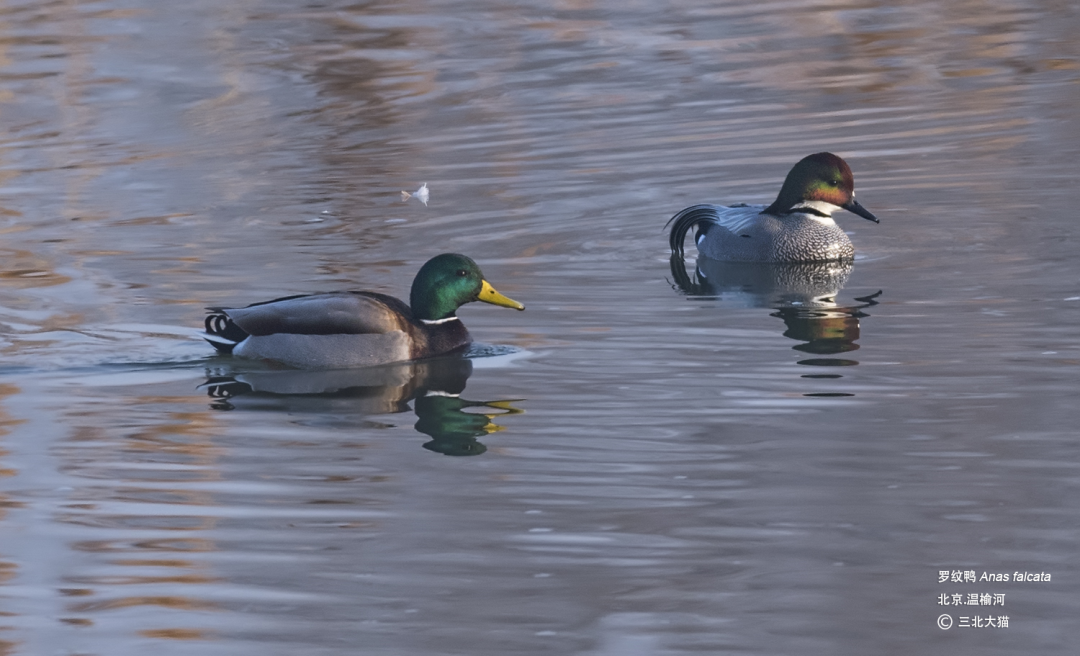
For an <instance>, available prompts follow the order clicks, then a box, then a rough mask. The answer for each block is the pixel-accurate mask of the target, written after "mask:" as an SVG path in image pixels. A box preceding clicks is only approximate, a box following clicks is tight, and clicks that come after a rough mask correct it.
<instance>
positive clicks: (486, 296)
mask: <svg viewBox="0 0 1080 656" xmlns="http://www.w3.org/2000/svg"><path fill="white" fill-rule="evenodd" d="M476 300H478V301H483V302H485V303H491V304H492V305H501V306H503V307H508V308H514V309H515V310H524V309H525V306H524V305H522V304H521V303H518V302H517V301H515V300H514V299H512V298H510V297H508V296H503V295H502V294H500V293H499V292H497V291H495V288H494V287H492V286H491V283H489V282H488V281H486V280H485V281H484V283H483V286H482V287H481V288H480V297H479V298H477V299H476Z"/></svg>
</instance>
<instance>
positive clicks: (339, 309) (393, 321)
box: [210, 292, 412, 336]
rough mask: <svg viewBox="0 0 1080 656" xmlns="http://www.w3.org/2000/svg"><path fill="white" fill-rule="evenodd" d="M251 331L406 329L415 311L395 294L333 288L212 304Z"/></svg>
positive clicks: (336, 332)
mask: <svg viewBox="0 0 1080 656" xmlns="http://www.w3.org/2000/svg"><path fill="white" fill-rule="evenodd" d="M210 311H211V312H214V313H216V314H224V315H225V316H227V317H228V318H229V319H230V320H231V322H232V323H234V324H235V325H236V326H237V327H239V328H240V329H241V330H243V331H244V332H245V333H247V334H248V335H255V336H263V335H275V334H282V333H287V334H293V335H362V334H379V333H388V332H393V331H396V330H399V331H406V330H407V327H408V326H409V324H410V323H411V320H412V311H411V310H410V309H409V306H407V305H405V304H404V303H402V302H401V301H399V300H398V299H396V298H394V297H393V296H387V295H385V294H376V293H374V292H333V293H329V294H311V295H306V296H288V297H285V298H279V299H276V300H273V301H267V302H264V303H256V304H254V305H249V306H248V307H245V308H210Z"/></svg>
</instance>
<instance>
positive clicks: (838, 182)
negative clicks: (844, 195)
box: [829, 180, 840, 187]
mask: <svg viewBox="0 0 1080 656" xmlns="http://www.w3.org/2000/svg"><path fill="white" fill-rule="evenodd" d="M829 184H831V185H832V186H834V187H839V186H840V181H839V180H830V181H829Z"/></svg>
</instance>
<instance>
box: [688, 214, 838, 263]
mask: <svg viewBox="0 0 1080 656" xmlns="http://www.w3.org/2000/svg"><path fill="white" fill-rule="evenodd" d="M714 207H715V206H714ZM717 209H719V210H728V211H727V212H718V213H717V218H718V219H719V220H717V221H715V222H714V223H713V224H712V225H709V224H707V223H706V222H704V221H703V222H702V223H701V230H700V232H699V233H698V236H697V246H698V251H699V252H700V253H701V254H702V255H704V256H706V257H709V258H712V259H714V260H724V261H729V262H821V261H831V260H844V259H851V258H852V257H854V255H855V248H854V247H853V246H852V244H851V240H850V239H848V236H847V235H846V234H844V231H843V230H841V229H840V226H838V225H836V223H835V222H834V221H833V220H832V219H831V218H828V217H817V216H814V215H810V214H803V213H799V212H793V213H791V214H786V215H784V216H774V215H772V214H767V213H765V212H762V211H761V208H760V207H757V206H751V207H732V208H727V207H718V208H717ZM732 210H741V211H740V212H734V211H732Z"/></svg>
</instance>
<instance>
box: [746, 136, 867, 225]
mask: <svg viewBox="0 0 1080 656" xmlns="http://www.w3.org/2000/svg"><path fill="white" fill-rule="evenodd" d="M829 205H833V206H835V207H841V208H843V209H845V210H847V211H849V212H852V213H854V214H858V215H859V216H861V217H863V218H864V219H868V220H870V221H873V222H874V223H878V219H877V217H876V216H874V215H873V214H871V213H870V212H869V211H868V210H867V209H866V208H864V207H863V206H862V205H860V204H859V203H858V202H857V201H856V200H855V178H854V176H852V175H851V167H849V166H848V165H847V162H845V161H844V160H842V159H840V158H839V157H837V156H836V155H833V154H832V153H814V154H813V155H808V156H807V157H804V158H802V159H801V160H799V163H798V164H796V165H795V166H793V167H792V168H791V171H790V172H788V174H787V178H785V179H784V186H783V187H781V189H780V195H779V196H777V197H776V202H774V203H773V204H772V205H770V206H769V207H768V208H766V209H765V211H766V212H767V213H769V214H773V215H777V216H779V215H782V214H789V213H791V212H793V211H807V210H808V209H809V210H810V211H811V212H814V213H821V214H824V215H825V216H829V215H830V214H831V210H830V208H829V207H828V206H829Z"/></svg>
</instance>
